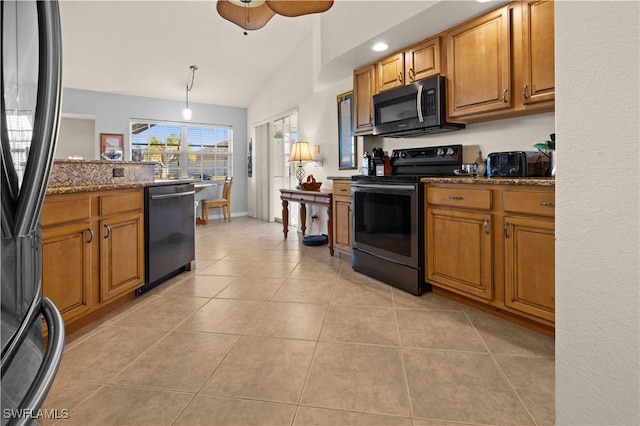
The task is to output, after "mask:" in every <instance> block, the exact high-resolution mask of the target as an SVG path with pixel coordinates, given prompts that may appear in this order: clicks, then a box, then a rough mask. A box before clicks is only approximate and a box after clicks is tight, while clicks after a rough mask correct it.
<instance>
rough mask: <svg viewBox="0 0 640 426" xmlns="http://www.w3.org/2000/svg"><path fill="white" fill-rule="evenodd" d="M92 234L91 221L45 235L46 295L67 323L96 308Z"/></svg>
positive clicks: (44, 284)
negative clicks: (93, 304)
mask: <svg viewBox="0 0 640 426" xmlns="http://www.w3.org/2000/svg"><path fill="white" fill-rule="evenodd" d="M91 232H92V231H91V228H90V223H89V222H86V223H84V222H81V223H74V224H71V225H65V226H59V227H55V228H52V229H46V230H44V231H43V232H42V259H43V262H42V277H43V280H42V285H43V288H42V293H43V296H44V297H48V298H49V299H51V300H52V301H53V302H54V303H55V305H56V306H57V308H58V309H59V310H60V313H62V318H63V319H64V321H65V322H70V321H73V320H75V319H76V318H78V317H79V316H81V315H83V314H85V313H86V312H88V311H89V310H91V307H92V294H91V290H92V286H91V283H92V280H91V248H92V238H93V236H92V234H91Z"/></svg>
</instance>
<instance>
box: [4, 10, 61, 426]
mask: <svg viewBox="0 0 640 426" xmlns="http://www.w3.org/2000/svg"><path fill="white" fill-rule="evenodd" d="M0 22H1V23H2V25H1V28H2V30H1V33H2V34H1V37H2V38H1V43H0V45H1V49H2V69H1V75H0V78H1V81H0V87H1V90H2V96H1V97H0V101H1V112H2V115H1V120H0V136H1V139H2V144H1V149H2V151H1V158H2V171H1V173H2V187H1V198H2V213H1V217H0V219H1V222H2V245H1V250H2V251H1V256H2V275H1V278H0V279H1V280H2V281H1V287H2V293H0V304H1V308H2V312H1V319H0V320H1V326H2V327H1V334H0V338H1V339H0V340H1V342H2V361H1V362H2V380H1V382H0V388H1V391H2V395H1V398H2V399H1V401H0V402H1V406H2V416H1V419H2V425H5V424H7V425H13V424H18V425H20V424H37V423H39V421H40V420H42V419H43V418H44V415H46V413H44V414H43V412H42V410H40V408H41V406H42V403H43V402H44V399H45V397H46V395H47V393H48V392H49V389H50V387H51V384H52V382H53V379H54V376H55V374H56V372H57V369H58V366H59V364H60V360H61V357H62V350H63V346H64V324H63V322H62V316H61V315H60V312H59V311H58V310H57V309H56V307H55V305H54V304H53V303H52V302H51V301H50V300H48V299H47V298H43V297H42V290H41V288H42V283H41V271H42V257H41V229H40V213H41V210H42V203H43V201H44V196H45V191H46V188H47V183H48V180H49V175H50V173H51V168H52V165H53V155H54V151H55V142H56V137H57V131H58V120H59V115H60V96H61V90H62V87H61V63H62V56H61V55H62V52H61V34H60V13H59V8H58V3H57V2H56V1H38V2H36V1H32V0H19V1H5V0H2V2H0ZM43 317H44V319H45V321H46V323H47V329H48V337H47V339H46V340H47V341H46V342H43V338H42V327H43V325H42V318H43ZM44 346H46V349H43V348H44Z"/></svg>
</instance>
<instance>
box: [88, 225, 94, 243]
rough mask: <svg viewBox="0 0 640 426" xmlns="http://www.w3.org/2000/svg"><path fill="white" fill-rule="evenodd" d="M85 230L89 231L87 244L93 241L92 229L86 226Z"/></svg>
mask: <svg viewBox="0 0 640 426" xmlns="http://www.w3.org/2000/svg"><path fill="white" fill-rule="evenodd" d="M87 231H89V241H87V244H89V243H90V242H91V241H93V229H91V228H87Z"/></svg>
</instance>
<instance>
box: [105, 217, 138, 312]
mask: <svg viewBox="0 0 640 426" xmlns="http://www.w3.org/2000/svg"><path fill="white" fill-rule="evenodd" d="M143 283H144V219H143V216H142V214H141V213H129V214H125V215H120V216H114V217H110V218H106V219H103V220H101V221H100V301H101V302H105V301H107V300H109V299H113V298H115V297H117V296H120V295H121V294H124V293H126V292H128V291H133V290H134V289H135V288H137V287H139V286H141V285H142V284H143Z"/></svg>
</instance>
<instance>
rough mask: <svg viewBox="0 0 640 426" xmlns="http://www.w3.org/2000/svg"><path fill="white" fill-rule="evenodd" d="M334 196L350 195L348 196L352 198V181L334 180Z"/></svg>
mask: <svg viewBox="0 0 640 426" xmlns="http://www.w3.org/2000/svg"><path fill="white" fill-rule="evenodd" d="M333 196H334V197H348V198H351V181H348V180H334V181H333Z"/></svg>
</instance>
